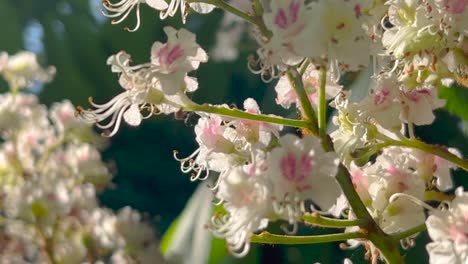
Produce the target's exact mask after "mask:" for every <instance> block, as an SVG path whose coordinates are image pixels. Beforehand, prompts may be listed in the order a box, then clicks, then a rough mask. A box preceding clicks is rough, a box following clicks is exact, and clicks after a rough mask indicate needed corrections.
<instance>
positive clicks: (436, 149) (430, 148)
mask: <svg viewBox="0 0 468 264" xmlns="http://www.w3.org/2000/svg"><path fill="white" fill-rule="evenodd" d="M382 144H385V145H383V146H399V147H408V148H415V149H419V150H422V151H424V152H427V153H431V154H434V155H436V156H439V157H441V158H444V159H446V160H448V161H450V162H452V163H454V164H456V165H457V166H458V167H460V168H462V169H464V170H466V171H468V160H464V159H461V158H459V157H457V156H456V155H455V154H452V153H451V152H450V151H448V150H447V147H444V146H439V145H429V144H426V143H424V142H422V141H419V140H417V139H412V140H409V139H404V140H401V141H400V140H393V139H390V140H388V141H387V142H384V143H382Z"/></svg>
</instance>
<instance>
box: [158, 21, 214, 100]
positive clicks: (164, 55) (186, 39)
mask: <svg viewBox="0 0 468 264" xmlns="http://www.w3.org/2000/svg"><path fill="white" fill-rule="evenodd" d="M164 32H166V35H167V42H166V43H165V44H163V43H161V42H155V43H154V44H153V47H152V48H151V66H152V73H153V74H154V76H155V77H156V78H157V79H158V80H159V81H160V82H161V89H162V91H163V92H164V93H165V94H168V95H174V94H176V93H177V92H178V91H180V90H185V89H186V88H185V86H186V84H185V82H184V79H185V76H186V74H187V73H188V72H189V71H192V70H196V69H197V68H198V66H199V65H200V63H201V62H207V61H208V55H207V54H206V52H205V51H204V50H203V49H202V48H200V46H199V45H198V44H197V43H196V40H195V35H194V34H193V33H191V32H189V31H187V30H185V29H180V30H178V31H177V30H175V29H174V28H172V27H165V28H164Z"/></svg>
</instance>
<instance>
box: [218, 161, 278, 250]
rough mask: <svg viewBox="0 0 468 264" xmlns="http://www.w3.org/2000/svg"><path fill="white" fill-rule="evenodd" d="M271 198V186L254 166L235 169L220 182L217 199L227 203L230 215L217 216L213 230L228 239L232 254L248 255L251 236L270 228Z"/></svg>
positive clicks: (226, 207)
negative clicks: (268, 226)
mask: <svg viewBox="0 0 468 264" xmlns="http://www.w3.org/2000/svg"><path fill="white" fill-rule="evenodd" d="M269 196H270V189H269V186H268V185H267V183H266V181H265V179H264V178H263V175H261V174H260V175H259V174H257V173H256V170H255V168H254V167H250V166H243V167H242V166H239V167H235V168H233V169H232V170H230V171H229V173H226V176H225V177H224V178H223V179H222V181H221V182H220V183H219V189H218V192H217V193H216V197H217V198H218V199H220V200H222V201H224V204H223V206H224V208H225V209H226V211H227V212H228V214H227V215H220V216H217V215H215V216H214V217H213V219H212V224H211V229H212V231H213V234H214V235H215V236H218V237H221V238H224V239H226V242H227V244H228V248H229V250H230V251H231V253H232V254H235V255H236V256H239V257H242V256H245V255H246V254H247V253H248V251H249V249H250V237H251V236H252V234H253V233H254V232H257V231H259V230H262V229H264V228H266V227H267V225H268V218H267V216H268V214H269V213H270V212H271V210H272V209H271V202H269V201H268V199H269Z"/></svg>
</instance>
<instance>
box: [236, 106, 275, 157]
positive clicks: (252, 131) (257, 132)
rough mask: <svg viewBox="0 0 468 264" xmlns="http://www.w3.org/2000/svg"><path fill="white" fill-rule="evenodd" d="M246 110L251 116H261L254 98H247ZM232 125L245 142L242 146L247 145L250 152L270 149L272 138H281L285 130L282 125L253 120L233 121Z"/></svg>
mask: <svg viewBox="0 0 468 264" xmlns="http://www.w3.org/2000/svg"><path fill="white" fill-rule="evenodd" d="M244 109H245V111H246V112H247V113H250V114H261V112H260V108H259V106H258V104H257V102H256V101H255V100H254V99H252V98H247V99H246V100H245V101H244ZM230 124H231V125H234V126H235V129H236V133H237V134H239V135H240V136H241V137H242V138H243V140H244V142H243V143H241V144H242V145H247V146H246V147H248V148H249V149H248V150H249V151H253V150H254V149H256V148H259V149H265V148H266V147H268V146H269V144H270V143H271V141H272V138H273V137H279V132H280V131H281V130H282V128H283V127H282V126H280V125H273V124H269V123H265V122H258V121H251V120H235V121H231V122H230Z"/></svg>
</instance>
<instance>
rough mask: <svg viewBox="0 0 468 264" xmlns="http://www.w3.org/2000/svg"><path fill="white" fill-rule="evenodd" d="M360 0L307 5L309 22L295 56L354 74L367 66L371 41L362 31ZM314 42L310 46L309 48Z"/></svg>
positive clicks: (321, 0) (322, 0) (333, 0)
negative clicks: (308, 58) (328, 64)
mask: <svg viewBox="0 0 468 264" xmlns="http://www.w3.org/2000/svg"><path fill="white" fill-rule="evenodd" d="M360 10H361V3H360V2H359V1H343V0H327V1H325V0H319V1H313V2H312V3H311V4H310V12H308V14H307V17H308V23H307V30H305V32H306V34H305V36H304V38H303V41H300V42H299V43H298V48H297V50H298V53H299V54H300V55H301V56H304V57H311V58H313V60H317V61H318V62H319V63H321V61H323V59H325V60H326V61H329V62H330V66H331V67H330V68H331V69H333V70H334V71H338V70H339V69H343V70H347V71H355V70H359V69H361V68H363V67H365V66H366V65H367V64H368V63H369V55H370V50H369V46H370V39H369V38H368V37H367V35H366V33H365V32H364V30H363V28H362V21H361V16H362V12H361V11H360ZM310 40H313V43H314V44H313V45H310Z"/></svg>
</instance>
